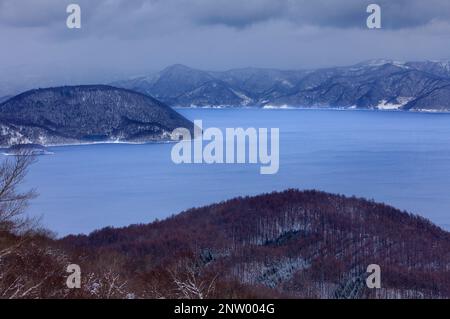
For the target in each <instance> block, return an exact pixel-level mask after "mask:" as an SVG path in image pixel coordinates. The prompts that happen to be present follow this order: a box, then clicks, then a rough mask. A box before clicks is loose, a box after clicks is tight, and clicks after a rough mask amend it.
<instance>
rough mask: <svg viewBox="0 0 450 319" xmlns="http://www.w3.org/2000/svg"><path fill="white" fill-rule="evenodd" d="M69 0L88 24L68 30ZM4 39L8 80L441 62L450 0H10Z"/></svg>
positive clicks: (2, 72)
mask: <svg viewBox="0 0 450 319" xmlns="http://www.w3.org/2000/svg"><path fill="white" fill-rule="evenodd" d="M69 3H77V4H79V5H80V6H81V10H82V28H81V29H79V30H75V29H72V30H69V29H67V27H66V18H67V16H68V14H67V13H66V7H67V5H68V4H69ZM370 3H377V4H379V5H380V6H381V9H382V27H383V28H382V29H381V30H369V29H367V27H366V19H367V17H368V15H369V14H368V13H366V7H367V5H368V4H370ZM0 42H1V50H0V78H1V79H0V83H2V85H3V86H5V85H7V84H8V85H10V86H14V85H15V83H27V81H37V79H38V80H39V81H43V80H42V79H45V81H47V82H48V83H52V82H54V83H59V82H65V83H67V84H69V83H70V82H72V81H75V82H77V81H78V82H86V83H94V82H100V81H103V82H104V81H106V82H108V80H109V79H111V80H114V79H115V78H117V77H122V76H132V75H141V74H145V73H148V72H152V71H156V70H160V69H161V68H163V67H166V66H168V65H170V64H174V63H182V64H185V65H188V66H191V67H196V68H201V69H209V70H224V69H230V68H239V67H246V66H253V67H269V68H282V69H301V68H317V67H323V66H333V65H347V64H352V63H357V62H360V61H364V60H368V59H373V58H390V59H396V60H424V59H432V60H440V59H450V1H449V0H383V1H381V0H368V1H366V0H71V1H66V0H0ZM5 83H6V84H5ZM43 85H44V84H43ZM3 91H5V89H4V88H3ZM1 92H2V89H0V93H1Z"/></svg>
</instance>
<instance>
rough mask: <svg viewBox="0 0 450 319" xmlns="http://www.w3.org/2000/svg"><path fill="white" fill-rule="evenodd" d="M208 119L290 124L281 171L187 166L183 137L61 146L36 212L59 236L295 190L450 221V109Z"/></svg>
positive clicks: (34, 172)
mask: <svg viewBox="0 0 450 319" xmlns="http://www.w3.org/2000/svg"><path fill="white" fill-rule="evenodd" d="M179 111H180V112H181V113H183V114H184V115H185V116H186V117H187V118H189V119H191V120H194V119H201V120H203V126H204V128H207V127H212V126H213V127H219V128H226V127H243V128H247V127H256V128H258V127H268V128H271V127H277V128H280V169H279V172H278V174H275V175H260V174H259V167H260V165H259V164H257V165H255V164H253V165H244V164H239V165H237V164H234V165H229V164H214V165H207V164H182V165H176V164H174V163H173V162H172V160H171V156H170V153H171V148H172V146H173V144H146V145H126V144H103V145H89V146H65V147H55V148H51V150H52V151H53V152H55V155H51V156H42V157H39V161H38V163H36V164H35V165H34V166H33V167H32V169H31V171H30V174H29V175H28V177H27V180H26V185H25V186H26V187H34V188H37V190H38V192H39V193H40V196H39V197H38V198H37V199H36V200H34V201H33V203H32V205H31V207H30V209H29V213H30V214H31V215H34V216H41V217H42V223H43V225H44V226H45V227H48V228H50V229H52V230H54V231H56V232H57V233H58V234H59V235H65V234H68V233H80V232H81V233H87V232H90V231H92V230H94V229H97V228H101V227H105V226H125V225H128V224H132V223H147V222H151V221H153V220H154V219H155V218H159V219H161V218H164V217H167V216H169V215H171V214H175V213H178V212H180V211H182V210H184V209H187V208H190V207H195V206H201V205H205V204H209V203H213V202H217V201H221V200H225V199H228V198H232V197H235V196H240V195H253V194H258V193H262V192H268V191H273V190H284V189H286V188H300V189H319V190H324V191H327V192H333V193H342V194H345V195H357V196H363V197H366V198H371V199H375V200H376V201H380V202H385V203H388V204H391V205H393V206H395V207H398V208H401V209H406V210H408V211H410V212H413V213H417V214H420V215H422V216H425V217H427V218H429V219H430V220H432V221H433V222H435V223H437V224H439V225H441V226H442V227H444V228H447V229H450V114H423V113H403V112H377V111H333V110H252V109H240V110H233V109H187V110H179Z"/></svg>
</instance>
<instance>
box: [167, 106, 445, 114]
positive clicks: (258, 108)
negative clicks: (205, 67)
mask: <svg viewBox="0 0 450 319" xmlns="http://www.w3.org/2000/svg"><path fill="white" fill-rule="evenodd" d="M171 108H172V109H174V110H195V109H204V110H230V109H231V110H238V109H245V110H262V111H268V110H269V111H271V110H276V111H278V110H283V111H286V110H311V111H354V112H392V113H393V112H395V113H419V114H450V110H448V111H440V110H425V109H421V110H401V109H375V108H372V109H357V108H351V107H304V106H288V105H286V106H284V105H283V106H270V107H264V106H230V105H223V106H172V107H171Z"/></svg>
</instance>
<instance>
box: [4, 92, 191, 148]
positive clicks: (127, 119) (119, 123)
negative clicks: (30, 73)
mask: <svg viewBox="0 0 450 319" xmlns="http://www.w3.org/2000/svg"><path fill="white" fill-rule="evenodd" d="M178 127H185V128H188V129H190V130H192V129H193V124H192V123H191V122H190V121H188V120H187V119H185V118H184V117H183V116H181V115H180V114H178V113H177V112H176V111H174V110H172V109H171V108H170V107H168V106H167V105H165V104H164V103H161V102H159V101H157V100H155V99H153V98H151V97H149V96H146V95H144V94H141V93H137V92H133V91H130V90H126V89H121V88H115V87H111V86H105V85H85V86H65V87H57V88H48V89H37V90H31V91H27V92H24V93H22V94H19V95H17V96H15V97H12V98H10V99H9V100H7V101H5V102H3V103H2V104H0V146H8V145H14V144H19V143H22V144H30V143H32V144H41V145H55V144H73V143H91V142H115V141H121V142H149V141H159V140H168V139H170V138H171V137H170V134H171V132H172V131H173V130H174V129H175V128H178Z"/></svg>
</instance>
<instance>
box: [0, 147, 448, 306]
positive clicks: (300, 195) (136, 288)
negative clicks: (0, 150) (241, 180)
mask: <svg viewBox="0 0 450 319" xmlns="http://www.w3.org/2000/svg"><path fill="white" fill-rule="evenodd" d="M32 162H33V157H32V156H28V155H19V156H15V157H11V158H10V159H8V160H7V161H5V162H4V163H3V164H2V166H1V167H0V298H189V299H192V298H283V297H285V298H449V297H450V233H448V232H446V231H444V230H442V229H441V228H439V227H437V226H435V225H433V224H432V223H431V222H429V221H428V220H426V219H424V218H421V217H418V216H415V215H411V214H408V213H407V212H402V211H399V210H397V209H395V208H393V207H390V206H387V205H384V204H379V203H375V202H373V201H368V200H365V199H360V198H354V197H344V196H341V195H333V194H328V193H324V192H319V191H299V190H287V191H284V192H278V193H271V194H263V195H259V196H255V197H245V198H236V199H232V200H229V201H226V202H222V203H218V204H214V205H210V206H206V207H202V208H195V209H191V210H188V211H185V212H183V213H181V214H178V215H176V216H172V217H170V218H168V219H166V220H163V221H155V222H153V223H150V224H145V225H144V224H142V225H131V226H128V227H125V228H118V229H115V228H105V229H101V230H98V231H95V232H93V233H91V234H90V235H77V236H75V235H73V236H68V237H65V238H62V239H56V238H54V236H53V235H52V233H51V232H49V231H46V230H42V229H40V228H39V227H38V223H37V222H36V221H33V220H29V219H27V218H24V216H25V215H24V212H25V209H26V207H27V205H28V202H29V200H30V199H32V198H33V197H34V196H35V192H33V191H31V192H20V191H19V190H18V189H19V188H18V186H19V185H20V183H21V181H22V179H23V178H24V176H25V174H26V172H27V169H28V166H29V165H30V164H31V163H32ZM70 264H77V265H79V266H80V268H81V274H82V275H81V288H79V289H69V288H68V287H67V285H66V279H67V277H68V275H69V273H68V272H67V271H66V270H67V266H68V265H70ZM370 264H377V265H379V266H380V267H381V288H379V289H369V288H368V287H367V286H366V284H365V279H366V278H367V275H368V274H367V272H366V270H367V266H368V265H370Z"/></svg>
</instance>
